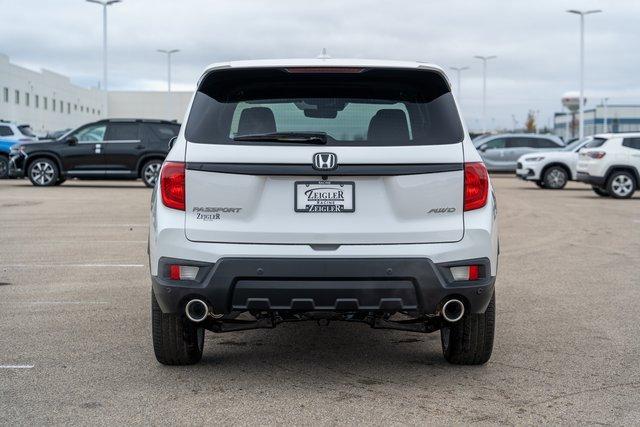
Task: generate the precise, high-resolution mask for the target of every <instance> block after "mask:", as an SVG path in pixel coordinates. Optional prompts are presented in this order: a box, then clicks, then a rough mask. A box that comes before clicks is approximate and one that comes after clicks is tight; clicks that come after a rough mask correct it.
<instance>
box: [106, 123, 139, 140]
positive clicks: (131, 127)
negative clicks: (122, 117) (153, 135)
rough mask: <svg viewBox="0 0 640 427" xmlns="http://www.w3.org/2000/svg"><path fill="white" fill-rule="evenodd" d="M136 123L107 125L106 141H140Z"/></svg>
mask: <svg viewBox="0 0 640 427" xmlns="http://www.w3.org/2000/svg"><path fill="white" fill-rule="evenodd" d="M139 128H140V126H139V125H138V123H109V127H108V130H107V141H137V140H139V139H140V130H139Z"/></svg>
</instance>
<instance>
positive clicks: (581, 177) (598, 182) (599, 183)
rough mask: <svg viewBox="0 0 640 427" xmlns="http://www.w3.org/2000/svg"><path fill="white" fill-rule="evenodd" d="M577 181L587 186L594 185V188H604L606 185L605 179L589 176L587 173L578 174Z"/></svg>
mask: <svg viewBox="0 0 640 427" xmlns="http://www.w3.org/2000/svg"><path fill="white" fill-rule="evenodd" d="M577 180H578V181H580V182H585V183H587V184H591V185H595V186H596V187H604V186H605V184H606V183H607V179H606V178H605V177H603V176H593V175H589V174H588V173H587V172H578V174H577Z"/></svg>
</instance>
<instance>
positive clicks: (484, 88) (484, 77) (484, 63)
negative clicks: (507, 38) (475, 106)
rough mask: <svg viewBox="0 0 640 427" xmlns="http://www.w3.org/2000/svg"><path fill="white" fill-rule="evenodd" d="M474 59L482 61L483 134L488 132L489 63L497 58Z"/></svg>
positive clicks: (479, 57)
mask: <svg viewBox="0 0 640 427" xmlns="http://www.w3.org/2000/svg"><path fill="white" fill-rule="evenodd" d="M474 58H476V59H479V60H481V61H482V133H486V132H487V61H489V60H490V59H495V58H497V57H496V56H495V55H491V56H481V55H476V56H474Z"/></svg>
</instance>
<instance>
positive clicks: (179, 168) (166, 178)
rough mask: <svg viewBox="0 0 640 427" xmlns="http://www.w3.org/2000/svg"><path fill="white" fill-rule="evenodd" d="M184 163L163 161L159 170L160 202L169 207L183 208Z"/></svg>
mask: <svg viewBox="0 0 640 427" xmlns="http://www.w3.org/2000/svg"><path fill="white" fill-rule="evenodd" d="M184 178H185V176H184V163H182V162H165V164H164V165H162V170H161V171H160V193H161V194H162V204H163V205H165V206H166V207H168V208H171V209H177V210H180V211H183V210H185V190H184Z"/></svg>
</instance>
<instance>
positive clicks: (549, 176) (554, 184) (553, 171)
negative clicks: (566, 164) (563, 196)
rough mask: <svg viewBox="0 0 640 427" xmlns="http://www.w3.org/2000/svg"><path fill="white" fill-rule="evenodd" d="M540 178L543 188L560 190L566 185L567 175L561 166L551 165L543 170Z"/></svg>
mask: <svg viewBox="0 0 640 427" xmlns="http://www.w3.org/2000/svg"><path fill="white" fill-rule="evenodd" d="M542 180H543V182H544V188H549V189H551V190H560V189H562V188H564V186H565V185H567V181H568V180H569V175H568V174H567V171H566V170H565V168H563V167H562V166H551V167H550V168H549V169H547V170H545V171H544V175H543V176H542Z"/></svg>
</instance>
